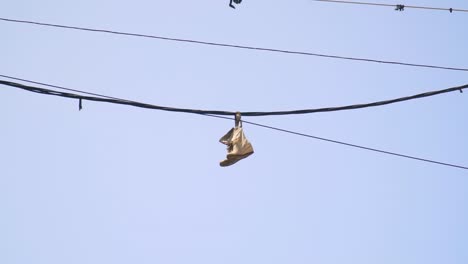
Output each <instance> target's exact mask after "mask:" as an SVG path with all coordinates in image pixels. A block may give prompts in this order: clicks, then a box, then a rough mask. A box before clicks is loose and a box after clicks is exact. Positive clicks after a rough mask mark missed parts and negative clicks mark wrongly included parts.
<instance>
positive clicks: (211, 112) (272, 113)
mask: <svg viewBox="0 0 468 264" xmlns="http://www.w3.org/2000/svg"><path fill="white" fill-rule="evenodd" d="M0 77H4V78H10V79H15V80H21V81H25V82H31V83H35V84H41V85H45V86H50V87H54V88H58V89H65V90H67V91H73V92H78V93H82V94H87V95H79V94H74V93H67V92H60V91H54V90H49V89H44V88H39V87H34V86H28V85H23V84H20V83H15V82H9V81H3V80H0V84H3V85H7V86H11V87H16V88H20V89H23V90H26V91H30V92H35V93H41V94H47V95H54V96H60V97H66V98H72V99H80V100H88V101H96V102H107V103H114V104H123V105H130V106H135V107H140V108H148V109H154V110H161V111H169V112H182V113H191V114H201V115H206V114H208V115H222V116H233V115H235V114H236V112H233V111H224V110H200V109H190V108H176V107H169V106H160V105H153V104H146V103H140V102H135V101H129V100H125V99H120V98H116V97H110V96H105V95H101V94H96V93H89V92H85V91H80V90H75V89H69V88H65V87H60V86H56V85H48V84H44V83H39V82H33V81H28V80H25V79H20V78H15V77H10V76H7V75H0ZM464 89H468V84H465V85H462V86H456V87H450V88H446V89H442V90H435V91H430V92H425V93H420V94H416V95H411V96H405V97H400V98H395V99H390V100H384V101H377V102H372V103H365V104H354V105H346V106H337V107H323V108H312V109H300V110H289V111H269V112H257V111H255V112H254V111H242V112H241V114H242V116H279V115H302V114H312V113H323V112H336V111H345V110H355V109H362V108H369V107H377V106H383V105H388V104H395V103H400V102H404V101H410V100H415V99H421V98H425V97H430V96H435V95H439V94H444V93H451V92H456V91H458V92H461V93H462V92H463V90H464ZM88 95H91V96H88ZM96 96H98V97H96Z"/></svg>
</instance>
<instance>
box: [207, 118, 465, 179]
mask: <svg viewBox="0 0 468 264" xmlns="http://www.w3.org/2000/svg"><path fill="white" fill-rule="evenodd" d="M207 116H210V117H216V118H222V119H229V120H234V118H229V117H224V116H215V115H207ZM242 122H243V123H247V124H251V125H254V126H258V127H263V128H267V129H271V130H276V131H280V132H284V133H288V134H293V135H296V136H301V137H307V138H312V139H316V140H321V141H325V142H330V143H334V144H339V145H343V146H347V147H352V148H358V149H363V150H368V151H372V152H377V153H381V154H387V155H392V156H397V157H400V158H406V159H412V160H417V161H422V162H428V163H433V164H438V165H442V166H448V167H453V168H458V169H464V170H468V167H466V166H461V165H456V164H451V163H446V162H440V161H435V160H430V159H424V158H418V157H415V156H410V155H404V154H399V153H396V152H390V151H386V150H381V149H376V148H370V147H364V146H360V145H356V144H351V143H346V142H343V141H338V140H333V139H328V138H323V137H317V136H313V135H309V134H305V133H300V132H295V131H291V130H287V129H283V128H277V127H273V126H267V125H262V124H259V123H254V122H250V121H245V120H242Z"/></svg>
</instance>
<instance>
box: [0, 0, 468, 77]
mask: <svg viewBox="0 0 468 264" xmlns="http://www.w3.org/2000/svg"><path fill="white" fill-rule="evenodd" d="M393 6H394V5H393ZM0 21H6V22H12V23H22V24H31V25H37V26H45V27H55V28H64V29H72V30H80V31H89V32H98V33H107V34H115V35H122V36H131V37H140V38H150V39H159V40H166V41H175V42H184V43H192V44H199V45H208V46H217V47H225V48H235V49H246V50H255V51H268V52H278V53H285V54H294V55H303V56H315V57H322V58H329V59H340V60H351V61H361V62H373V63H382V64H393V65H402V66H410V67H420V68H431V69H440V70H450V71H466V72H468V68H455V67H446V66H437V65H428V64H416V63H408V62H399V61H384V60H376V59H367V58H355V57H345V56H338V55H330V54H320V53H312V52H305V51H293V50H283V49H273V48H260V47H252V46H242V45H235V44H224V43H216V42H208V41H201V40H193V39H181V38H169V37H163V36H155V35H144V34H137V33H128V32H121V31H111V30H105V29H93V28H84V27H74V26H65V25H58V24H49V23H42V22H34V21H27V20H17V19H9V18H1V17H0Z"/></svg>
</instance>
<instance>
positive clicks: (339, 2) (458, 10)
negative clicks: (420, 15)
mask: <svg viewBox="0 0 468 264" xmlns="http://www.w3.org/2000/svg"><path fill="white" fill-rule="evenodd" d="M311 1H315V2H329V3H338V4H354V5H367V6H384V7H395V10H397V11H403V10H404V9H406V8H412V9H424V10H438V11H448V12H450V13H452V12H468V10H467V9H459V8H442V7H431V6H414V5H402V4H398V5H393V4H384V3H374V2H358V1H337V0H311Z"/></svg>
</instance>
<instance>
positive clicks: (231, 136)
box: [219, 127, 254, 167]
mask: <svg viewBox="0 0 468 264" xmlns="http://www.w3.org/2000/svg"><path fill="white" fill-rule="evenodd" d="M219 142H221V143H222V144H225V145H227V151H228V154H227V155H226V159H225V160H223V161H221V162H220V163H219V165H220V166H221V167H227V166H231V165H232V164H234V163H236V162H238V161H239V160H241V159H245V158H247V157H248V156H250V155H252V154H253V153H254V150H253V147H252V144H250V142H249V141H248V140H247V137H246V136H245V134H244V131H243V129H242V127H234V128H232V129H231V130H229V132H228V133H227V134H226V135H224V136H223V137H221V139H220V140H219Z"/></svg>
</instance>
